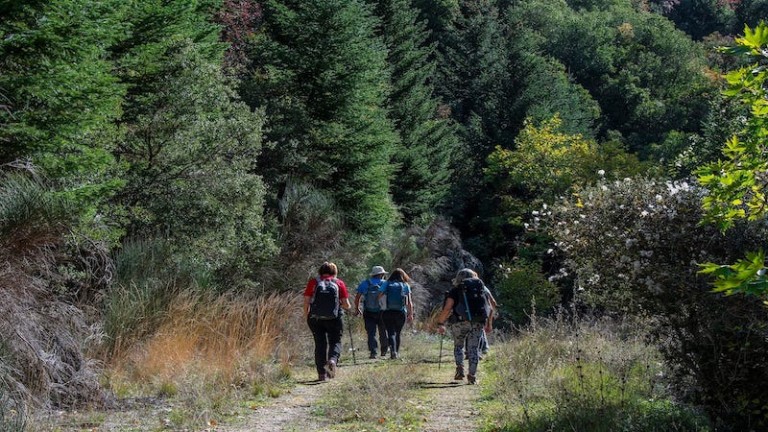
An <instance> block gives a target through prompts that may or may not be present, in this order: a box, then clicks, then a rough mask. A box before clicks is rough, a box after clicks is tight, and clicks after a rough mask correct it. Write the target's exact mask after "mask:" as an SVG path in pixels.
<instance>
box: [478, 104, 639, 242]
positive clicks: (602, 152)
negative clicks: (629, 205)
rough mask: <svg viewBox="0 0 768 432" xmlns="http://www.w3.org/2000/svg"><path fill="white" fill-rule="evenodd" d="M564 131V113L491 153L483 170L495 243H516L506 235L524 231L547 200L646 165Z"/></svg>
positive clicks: (527, 128)
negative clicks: (491, 203)
mask: <svg viewBox="0 0 768 432" xmlns="http://www.w3.org/2000/svg"><path fill="white" fill-rule="evenodd" d="M561 129H562V121H561V120H560V118H559V117H554V118H552V119H550V120H548V121H545V122H543V123H542V124H541V125H540V126H537V125H535V124H533V123H527V124H526V126H525V129H523V130H522V131H521V132H520V135H518V138H517V140H516V141H515V149H514V150H508V149H505V148H502V147H497V148H496V150H495V151H494V152H493V153H491V155H490V156H488V161H487V165H488V166H487V168H485V170H484V172H485V179H486V182H487V185H488V186H489V187H490V189H489V191H490V192H492V194H493V195H492V196H493V198H494V200H493V205H492V206H491V208H489V209H488V212H487V214H488V215H489V216H490V219H491V220H490V227H491V230H490V232H486V235H489V236H491V238H492V239H493V242H496V243H499V244H505V245H507V246H506V247H507V248H509V247H513V241H514V240H515V237H514V235H509V234H506V233H509V232H510V230H512V231H511V232H512V233H516V234H520V233H521V231H522V230H523V228H524V224H527V223H528V222H530V221H531V217H532V216H531V215H532V213H531V212H532V211H534V210H538V209H539V208H540V207H541V206H542V204H544V203H546V202H552V201H553V200H554V199H555V198H556V197H559V196H562V195H564V194H567V193H569V192H571V191H574V190H578V189H579V188H580V187H583V186H586V185H589V184H594V183H595V182H597V180H598V179H601V178H604V177H605V178H609V179H615V178H622V177H624V176H628V175H632V174H635V173H637V172H639V171H640V170H642V169H643V166H642V165H641V164H640V163H639V162H638V160H637V158H636V157H635V156H633V155H630V154H627V153H626V152H625V151H624V150H623V149H622V148H621V147H620V146H617V145H616V143H606V144H603V145H598V144H597V143H596V142H595V141H594V140H592V139H588V138H585V137H583V136H581V135H573V134H568V133H566V132H563V131H562V130H561ZM533 216H534V217H535V216H536V214H533ZM500 249H501V250H504V249H505V248H504V247H502V248H500Z"/></svg>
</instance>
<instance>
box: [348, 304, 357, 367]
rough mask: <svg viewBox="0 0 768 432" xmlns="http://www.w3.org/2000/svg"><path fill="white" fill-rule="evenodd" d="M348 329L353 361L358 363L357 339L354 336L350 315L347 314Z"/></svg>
mask: <svg viewBox="0 0 768 432" xmlns="http://www.w3.org/2000/svg"><path fill="white" fill-rule="evenodd" d="M347 329H348V330H349V346H350V349H351V350H352V363H353V364H355V365H356V364H357V359H356V358H355V341H354V339H353V338H352V325H350V323H349V315H347Z"/></svg>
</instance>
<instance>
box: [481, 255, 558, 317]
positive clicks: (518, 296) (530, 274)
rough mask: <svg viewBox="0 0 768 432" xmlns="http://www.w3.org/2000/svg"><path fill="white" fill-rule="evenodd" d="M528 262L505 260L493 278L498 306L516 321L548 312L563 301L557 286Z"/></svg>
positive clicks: (536, 266)
mask: <svg viewBox="0 0 768 432" xmlns="http://www.w3.org/2000/svg"><path fill="white" fill-rule="evenodd" d="M539 270H540V269H539V266H538V265H536V264H534V263H532V262H528V261H518V262H516V263H514V264H506V263H502V264H500V265H499V271H497V272H496V276H495V277H494V279H493V284H494V287H495V288H496V292H497V293H498V298H497V301H498V302H499V305H500V307H499V309H500V310H501V312H502V313H503V316H504V317H505V318H508V319H509V320H510V321H511V322H512V323H514V324H522V323H524V322H526V321H527V320H528V317H529V316H530V315H531V314H532V313H533V312H534V310H533V309H535V310H536V312H543V311H548V310H550V309H551V308H552V307H554V306H555V305H557V303H558V301H559V300H560V291H559V288H558V287H557V286H555V285H554V284H553V283H552V282H550V281H549V280H548V279H547V278H546V276H544V275H543V274H541V272H540V271H539Z"/></svg>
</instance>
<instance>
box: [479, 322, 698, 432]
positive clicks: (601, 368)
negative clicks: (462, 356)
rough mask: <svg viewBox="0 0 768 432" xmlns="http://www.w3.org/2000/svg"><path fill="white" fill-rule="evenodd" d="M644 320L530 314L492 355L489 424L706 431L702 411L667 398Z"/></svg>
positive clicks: (523, 431)
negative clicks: (567, 319) (569, 318)
mask: <svg viewBox="0 0 768 432" xmlns="http://www.w3.org/2000/svg"><path fill="white" fill-rule="evenodd" d="M558 318H560V317H559V316H558ZM645 327H646V326H645V325H644V324H643V323H642V322H638V321H627V322H621V321H618V322H617V321H610V320H600V321H587V320H577V321H576V322H574V323H568V322H565V321H563V320H562V319H544V320H542V319H536V320H534V321H533V322H532V323H531V325H530V326H528V327H526V328H523V329H522V330H521V333H520V334H519V336H518V337H516V338H515V339H513V340H510V341H508V342H505V343H503V344H500V345H498V346H497V347H496V349H495V355H494V356H492V357H491V361H490V363H489V371H488V372H489V374H490V377H489V379H488V380H487V382H488V383H490V384H489V385H488V386H487V387H486V392H487V398H486V400H487V401H488V402H486V409H484V410H483V412H485V413H487V416H488V418H487V419H486V422H485V423H486V425H487V430H493V431H508V432H511V431H515V432H539V431H541V432H544V431H565V430H573V431H590V432H600V431H606V432H607V431H611V432H613V431H627V432H629V431H632V432H644V431H648V432H650V431H661V430H663V431H707V430H709V425H708V422H707V420H706V418H705V417H704V416H702V415H701V414H700V413H698V412H696V411H695V410H694V409H692V408H691V407H688V406H685V405H681V404H677V403H674V402H672V401H671V400H670V399H669V397H670V395H669V394H668V393H667V387H666V386H664V385H663V384H665V383H664V382H663V381H661V379H662V377H663V376H664V374H665V373H666V371H665V370H664V369H663V368H662V367H663V365H662V363H660V362H659V353H658V351H657V350H656V349H655V348H654V347H652V346H650V345H648V344H647V343H646V342H645V339H646V334H645V330H644V329H645Z"/></svg>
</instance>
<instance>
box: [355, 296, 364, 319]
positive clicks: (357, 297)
mask: <svg viewBox="0 0 768 432" xmlns="http://www.w3.org/2000/svg"><path fill="white" fill-rule="evenodd" d="M362 296H363V295H362V294H360V293H359V292H358V293H357V294H355V315H360V314H361V313H363V311H362V310H360V298H361V297H362Z"/></svg>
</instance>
